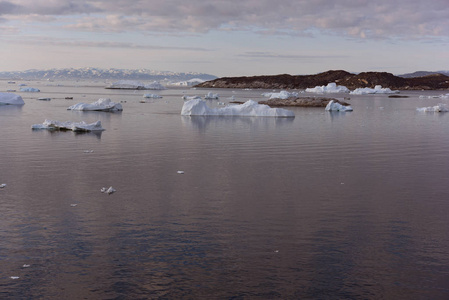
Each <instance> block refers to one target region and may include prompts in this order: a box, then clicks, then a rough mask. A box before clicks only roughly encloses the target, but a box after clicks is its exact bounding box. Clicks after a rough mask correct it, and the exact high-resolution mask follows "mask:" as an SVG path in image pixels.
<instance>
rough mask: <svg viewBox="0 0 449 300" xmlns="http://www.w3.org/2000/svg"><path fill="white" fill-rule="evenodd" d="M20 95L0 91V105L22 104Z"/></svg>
mask: <svg viewBox="0 0 449 300" xmlns="http://www.w3.org/2000/svg"><path fill="white" fill-rule="evenodd" d="M23 104H25V102H24V101H23V99H22V97H21V96H19V95H16V94H12V93H0V105H23Z"/></svg>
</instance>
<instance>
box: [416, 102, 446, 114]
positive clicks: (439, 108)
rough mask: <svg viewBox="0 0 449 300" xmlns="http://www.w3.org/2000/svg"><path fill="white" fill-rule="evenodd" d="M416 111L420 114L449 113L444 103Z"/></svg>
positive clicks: (419, 108)
mask: <svg viewBox="0 0 449 300" xmlns="http://www.w3.org/2000/svg"><path fill="white" fill-rule="evenodd" d="M416 110H417V111H420V112H449V109H448V108H447V106H446V105H445V104H443V103H440V104H438V105H435V106H428V107H418V108H417V109H416Z"/></svg>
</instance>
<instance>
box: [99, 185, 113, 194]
mask: <svg viewBox="0 0 449 300" xmlns="http://www.w3.org/2000/svg"><path fill="white" fill-rule="evenodd" d="M100 192H102V193H106V194H108V195H110V194H112V193H115V192H117V190H116V189H114V188H113V187H112V186H110V187H109V188H105V187H103V188H101V190H100Z"/></svg>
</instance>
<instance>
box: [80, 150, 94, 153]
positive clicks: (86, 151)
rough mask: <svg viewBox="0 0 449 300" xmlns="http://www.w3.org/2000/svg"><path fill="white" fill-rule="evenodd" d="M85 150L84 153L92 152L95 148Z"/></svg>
mask: <svg viewBox="0 0 449 300" xmlns="http://www.w3.org/2000/svg"><path fill="white" fill-rule="evenodd" d="M83 152H84V153H92V152H94V150H84V151H83Z"/></svg>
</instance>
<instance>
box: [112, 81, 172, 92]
mask: <svg viewBox="0 0 449 300" xmlns="http://www.w3.org/2000/svg"><path fill="white" fill-rule="evenodd" d="M106 88H107V89H124V90H165V87H164V86H163V85H162V84H160V83H159V82H157V81H153V82H152V83H150V84H147V85H145V84H143V83H142V82H140V81H134V80H120V81H117V82H114V83H113V84H111V85H110V86H107V87H106Z"/></svg>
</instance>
